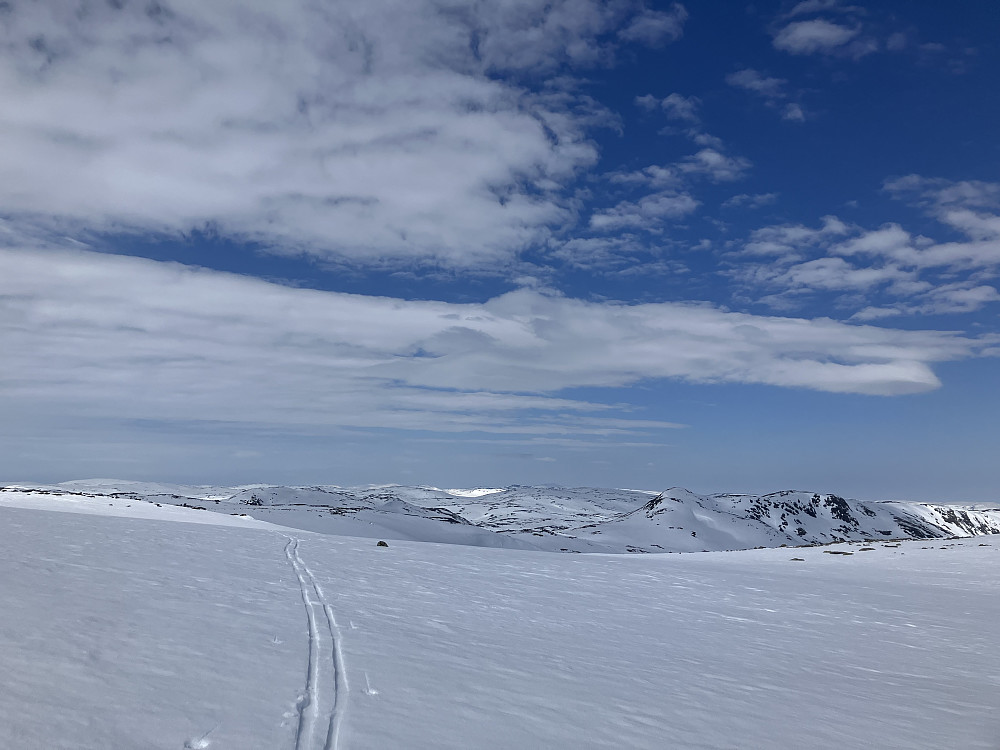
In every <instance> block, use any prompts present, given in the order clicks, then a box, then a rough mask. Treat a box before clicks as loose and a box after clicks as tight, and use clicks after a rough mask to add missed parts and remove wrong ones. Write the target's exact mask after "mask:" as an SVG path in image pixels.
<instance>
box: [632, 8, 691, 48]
mask: <svg viewBox="0 0 1000 750" xmlns="http://www.w3.org/2000/svg"><path fill="white" fill-rule="evenodd" d="M687 17H688V12H687V9H686V8H685V7H684V6H683V5H681V4H680V3H674V4H673V5H672V6H670V10H669V11H659V10H650V9H649V8H646V9H644V10H643V11H642V12H641V13H639V14H638V15H636V16H635V17H634V18H633V19H632V21H631V22H630V23H629V25H628V26H626V27H625V28H624V29H622V30H621V31H619V32H618V37H619V39H623V40H625V41H628V42H642V43H643V44H647V45H649V46H655V45H658V44H662V43H664V42H674V41H677V40H678V39H680V38H681V36H682V35H683V34H684V22H685V21H686V20H687Z"/></svg>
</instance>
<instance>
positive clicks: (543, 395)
mask: <svg viewBox="0 0 1000 750" xmlns="http://www.w3.org/2000/svg"><path fill="white" fill-rule="evenodd" d="M0 300H2V302H0V304H2V314H0V349H2V351H3V352H4V356H3V358H2V359H0V393H2V394H3V395H2V399H0V409H2V411H3V413H4V415H5V417H4V419H5V423H6V424H7V425H8V426H16V425H18V424H24V425H27V424H29V423H31V422H33V421H35V420H47V421H48V422H49V423H52V422H53V421H55V422H59V421H66V420H74V419H80V418H84V419H87V420H91V421H92V420H94V419H101V418H115V419H125V420H128V419H144V420H158V421H171V420H177V421H182V422H183V421H190V420H198V421H216V420H220V421H225V422H232V423H243V424H256V425H263V426H267V425H271V426H274V427H282V428H286V427H290V426H295V425H301V426H303V427H308V426H310V425H312V426H314V427H324V428H325V427H329V426H340V427H350V428H390V429H405V430H431V431H440V432H468V431H482V432H485V433H491V434H522V435H548V436H560V435H562V436H570V437H572V436H577V437H579V436H587V435H591V436H599V435H628V434H630V433H631V434H638V435H641V434H643V433H648V432H649V431H651V430H660V429H669V428H672V427H675V426H676V425H674V424H673V423H671V422H663V421H657V420H644V419H642V418H641V415H636V414H630V413H629V410H628V407H627V406H622V405H616V406H615V407H614V408H612V407H610V406H608V405H606V404H601V403H592V402H586V401H581V400H577V399H570V398H565V397H561V396H560V392H561V391H562V390H563V389H567V388H578V387H604V388H616V387H621V386H626V385H629V384H632V383H635V382H637V381H640V380H645V379H659V378H671V379H680V380H687V381H693V382H702V383H760V384H769V385H774V386H782V387H797V388H810V389H818V390H825V391H833V392H846V393H866V394H889V395H891V394H901V393H910V392H916V391H924V390H928V389H932V388H935V387H937V386H938V385H939V383H938V379H937V377H936V376H935V375H934V373H933V371H932V369H931V365H932V364H933V363H935V362H941V361H950V360H955V359H961V358H965V357H969V356H975V355H977V354H978V353H979V350H980V349H981V348H982V347H984V346H990V345H994V344H995V342H991V341H989V340H988V339H986V338H981V339H973V338H969V337H964V336H961V335H957V334H954V333H947V332H936V331H903V330H893V329H883V328H877V327H871V326H857V325H847V324H843V323H838V322H835V321H832V320H826V319H820V320H804V319H796V318H780V317H766V316H755V315H747V314H740V313H730V312H725V311H722V310H719V309H717V308H714V307H711V306H708V305H691V304H679V303H652V304H622V303H614V302H600V303H599V302H586V301H582V300H574V299H568V298H564V297H559V296H554V295H551V294H545V293H541V292H538V291H531V290H520V291H516V292H511V293H509V294H505V295H501V296H499V297H496V298H494V299H491V300H489V301H487V302H484V303H476V304H449V303H443V302H420V301H405V300H401V299H390V298H379V297H363V296H358V295H349V294H339V293H329V292H320V291H314V290H307V289H294V288H289V287H284V286H279V285H276V284H272V283H267V282H263V281H260V280H256V279H250V278H247V277H241V276H235V275H230V274H224V273H219V272H213V271H207V270H203V269H195V268H191V267H186V266H181V265H178V264H171V263H159V262H154V261H149V260H144V259H137V258H129V257H122V256H113V255H101V254H94V253H89V252H85V251H50V250H39V249H32V250H10V249H7V250H0ZM621 398H622V394H621V393H613V395H612V400H620V399H621Z"/></svg>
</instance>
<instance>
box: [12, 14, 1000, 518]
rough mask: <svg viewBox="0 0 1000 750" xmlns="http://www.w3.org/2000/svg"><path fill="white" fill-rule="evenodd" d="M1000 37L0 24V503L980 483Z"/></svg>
mask: <svg viewBox="0 0 1000 750" xmlns="http://www.w3.org/2000/svg"><path fill="white" fill-rule="evenodd" d="M998 31H1000V6H998V5H997V4H996V3H993V2H990V1H988V0H969V2H963V3H957V4H954V3H953V4H941V3H929V2H928V3H912V2H901V1H895V2H894V1H892V0H890V1H889V2H881V3H877V4H876V3H868V4H865V5H859V4H848V3H846V2H839V1H838V0H805V1H804V2H798V3H795V2H758V3H749V4H740V3H696V2H687V3H684V4H681V3H671V2H652V1H648V0H647V1H645V2H644V1H643V0H606V1H605V2H599V1H598V0H493V1H491V2H479V1H474V0H368V1H367V2H365V3H352V2H337V1H335V0H334V1H329V0H328V1H326V2H316V1H314V0H288V1H287V2H282V3H272V2H263V1H261V2H253V1H248V0H214V1H213V2H212V3H204V2H200V1H198V0H163V1H159V0H150V1H149V2H136V1H135V0H100V1H97V0H93V1H91V0H76V1H73V2H71V1H69V0H65V1H64V0H55V1H54V2H47V3H37V2H23V1H22V0H10V1H9V2H4V3H0V100H2V101H3V102H4V103H5V105H4V107H2V108H0V481H22V480H33V481H45V482H54V481H64V480H69V479H79V478H93V477H116V478H122V479H144V480H150V481H153V480H156V481H167V482H186V483H198V484H207V483H219V484H243V483H252V482H273V483H282V484H315V483H323V484H341V485H354V484H365V483H387V482H398V483H404V484H429V485H434V486H439V487H441V486H443V487H461V486H505V485H509V484H541V483H553V484H562V485H570V486H575V485H594V486H604V487H633V488H645V489H663V488H667V487H671V486H683V487H687V488H689V489H691V490H693V491H696V492H722V491H745V492H767V491H775V490H780V489H786V488H796V489H808V490H816V491H827V492H836V493H838V494H843V495H848V496H851V497H857V498H860V499H893V498H895V499H915V500H993V499H997V498H998V495H1000V481H998V480H1000V471H998V469H997V461H996V455H997V453H998V448H1000V439H998V431H997V427H996V425H997V424H998V423H1000V399H998V397H997V395H996V384H997V383H998V382H1000V377H998V376H1000V359H998V357H1000V326H998V319H997V312H998V310H1000V304H998V303H1000V292H998V291H997V279H996V277H997V272H998V270H1000V169H998V167H1000V140H998V138H997V135H996V123H997V122H998V120H1000V97H998V96H997V93H996V80H997V79H998V76H1000V52H998V49H997V47H996V44H995V39H996V34H997V32H998Z"/></svg>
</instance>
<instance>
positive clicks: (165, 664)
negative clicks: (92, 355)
mask: <svg viewBox="0 0 1000 750" xmlns="http://www.w3.org/2000/svg"><path fill="white" fill-rule="evenodd" d="M133 489H135V488H133ZM261 489H263V488H257V489H256V490H254V491H252V492H251V495H256V496H257V497H258V499H260V500H261V502H262V503H263V502H265V501H266V500H267V498H271V499H272V500H273V499H279V500H281V501H284V500H287V499H288V498H289V496H290V495H289V494H288V493H284V492H277V494H276V495H273V496H272V495H267V496H266V497H265V496H264V495H262V494H261ZM379 492H383V490H379ZM428 492H430V491H428ZM531 492H533V493H534V494H533V495H531V496H532V497H535V498H536V499H537V500H538V501H539V503H540V506H539V507H542V506H544V505H545V504H548V503H547V501H546V502H543V498H542V497H541V491H538V490H533V491H531ZM220 494H224V493H220ZM292 494H294V493H292ZM415 494H416V493H412V494H411V495H410V496H409V499H408V500H407V501H406V502H411V503H412V504H413V505H415V506H417V507H422V506H421V504H420V503H417V502H415V501H416V500H419V499H420V498H418V497H415V496H414V495H415ZM570 495H571V497H575V495H573V494H572V493H570ZM306 496H307V495H305V494H299V495H295V497H297V498H298V499H302V498H303V497H306ZM487 497H492V498H493V501H496V500H500V499H501V498H498V497H497V496H496V495H492V496H483V497H480V498H469V497H467V498H465V499H463V500H461V501H460V502H461V503H464V502H472V500H478V501H482V500H483V499H484V498H487ZM614 497H616V496H614V493H610V494H608V495H602V494H601V493H594V494H593V496H592V497H591V501H592V503H593V505H592V512H593V515H594V517H596V516H599V515H601V514H602V512H608V511H607V509H605V510H604V511H598V510H596V508H599V507H603V506H606V505H609V504H611V503H612V501H613V500H614ZM789 498H793V500H795V501H798V502H800V503H801V504H803V506H804V507H805V505H806V504H807V502H809V503H811V496H809V495H806V496H802V497H799V496H794V497H793V496H792V495H786V496H784V498H783V499H782V498H778V499H775V502H777V501H778V500H782V501H783V502H792V500H789ZM436 499H437V496H436V495H433V493H432V492H431V494H430V495H429V496H428V498H427V500H428V503H429V502H430V501H431V500H433V501H434V502H436ZM202 500H203V501H204V502H205V503H210V504H212V505H214V504H215V503H214V501H212V500H206V499H205V498H202ZM652 500H653V498H650V497H649V496H647V502H649V503H650V504H649V507H648V508H643V507H641V506H640V509H639V510H637V511H632V512H631V513H629V512H627V511H616V512H615V513H613V514H612V515H613V518H612V519H611V520H608V521H603V522H601V523H602V524H603V525H604V526H605V527H607V526H609V525H613V524H618V525H619V526H627V525H629V524H640V523H647V522H651V521H653V520H654V519H656V518H659V517H661V516H663V515H664V513H670V515H669V516H668V517H669V518H671V519H674V518H675V517H676V518H677V519H678V520H679V519H680V518H682V517H683V518H687V517H688V514H690V516H691V517H695V518H697V517H698V515H699V514H702V513H705V514H709V513H716V514H718V516H719V517H721V516H723V515H725V513H726V511H724V510H720V509H717V508H716V509H713V510H710V509H708V508H704V507H703V506H702V505H699V504H694V505H688V504H686V503H683V502H682V503H675V501H674V500H672V499H670V498H669V497H664V499H663V500H662V501H660V502H655V503H654V502H652ZM681 500H684V498H681ZM225 502H227V501H226V500H224V499H222V498H220V502H219V505H220V506H222V505H223V504H224V503H225ZM373 502H374V501H373ZM389 502H394V501H389ZM717 502H718V503H719V505H720V506H724V505H725V503H730V502H732V503H737V502H740V503H742V502H743V501H738V500H737V499H732V500H724V499H719V500H717ZM768 502H770V501H768ZM189 504H191V503H189ZM18 505H20V506H31V507H30V508H24V507H16V506H18ZM570 505H572V507H571V508H569V509H567V510H566V513H568V514H577V513H579V512H581V511H580V509H579V508H577V507H576V504H575V501H574V503H571V504H570ZM672 505H676V506H677V507H678V508H682V507H683V508H686V510H684V511H664V512H663V513H659V515H658V511H660V510H661V509H662V508H670V507H671V506H672ZM46 507H47V508H51V509H59V510H64V511H69V512H62V513H53V512H45V511H42V510H39V508H46ZM258 507H267V506H264V505H262V506H258ZM281 507H283V502H282V503H279V505H278V506H277V508H278V509H276V510H275V514H278V513H282V512H292V511H281V510H279V509H280V508H281ZM768 507H771V508H772V511H771V519H770V521H771V523H774V524H775V526H780V513H777V512H776V510H774V509H773V508H774V506H768ZM809 507H812V506H811V505H809ZM838 507H839V506H838V505H837V504H836V503H834V504H833V505H832V506H830V507H828V506H826V505H824V504H823V500H822V498H821V500H820V503H819V505H818V506H817V507H816V508H814V510H816V514H817V517H816V520H817V521H818V520H819V519H823V520H824V523H826V524H831V525H834V526H838V525H841V524H847V525H849V526H852V527H853V524H851V523H850V522H849V521H845V520H844V519H842V518H837V517H836V515H835V514H834V511H835V510H836V509H837V508H838ZM851 507H854V506H853V505H852V506H851ZM481 511H482V513H483V518H486V517H488V516H489V514H490V513H491V512H494V511H491V510H490V509H489V508H488V507H482V508H481ZM364 512H380V511H372V510H371V509H370V508H367V507H366V510H365V511H364ZM391 512H392V513H397V511H391ZM453 512H454V511H453ZM540 512H543V513H549V511H540ZM893 512H894V511H893V509H892V508H890V509H887V510H885V515H883V516H878V515H877V516H876V517H875V518H874V519H873V521H872V522H873V523H882V522H885V521H886V520H887V519H889V518H890V516H891V515H892V513H893ZM908 512H909V511H908ZM927 512H928V513H930V512H932V511H927ZM934 512H937V511H934ZM682 513H683V516H682V515H681V514H682ZM785 513H786V520H787V519H788V518H789V517H790V516H789V513H788V511H787V510H786V511H785ZM397 514H398V513H397ZM802 514H804V515H805V516H806V517H807V518H810V519H811V518H812V516H810V515H809V514H807V513H805V511H804V510H803V511H802ZM398 515H402V516H404V517H407V513H405V512H404V513H401V514H398ZM851 515H852V516H853V515H854V513H853V511H852V513H851ZM114 516H118V517H114ZM650 516H652V517H650ZM416 517H421V516H420V514H419V513H418V514H417V516H416ZM705 517H706V518H711V519H714V518H716V516H715V515H706V516H705ZM423 520H427V519H423ZM550 520H551V519H550ZM942 520H943V519H942ZM188 521H192V522H195V523H187V522H188ZM664 522H666V521H664ZM923 522H925V523H929V521H923ZM440 523H444V522H440ZM859 524H860V519H859ZM450 525H452V526H454V527H455V528H463V527H465V526H466V524H462V523H454V524H450ZM647 525H649V524H647ZM789 525H791V523H790V524H789ZM643 528H645V526H643ZM708 528H710V526H709V525H708V523H707V522H704V525H703V526H700V527H699V529H700V530H699V531H698V533H699V534H701V533H702V531H701V529H708ZM727 528H728V527H727ZM482 531H483V533H493V534H498V535H499V536H500V537H501V538H506V535H503V534H499V533H498V532H495V531H486V530H482ZM720 533H721V532H720ZM776 533H777V532H776ZM0 534H2V543H0V633H2V634H3V637H2V638H0V674H2V675H3V677H2V679H3V685H4V689H3V690H2V691H0V747H5V748H46V749H47V750H49V749H51V750H58V749H61V748H66V749H69V748H73V749H74V750H92V749H93V750H96V749H97V748H100V749H101V750H107V749H108V748H123V749H124V748H129V749H130V748H140V747H141V748H163V749H164V750H180V749H181V748H212V750H217V749H221V748H232V749H234V750H252V749H255V748H260V749H262V750H276V749H279V750H280V749H284V748H288V749H289V750H291V749H292V748H297V749H298V750H317V749H319V748H327V749H331V748H336V749H338V750H376V749H378V750H384V749H385V748H408V749H410V750H423V749H427V750H431V749H432V748H433V749H434V750H441V749H445V750H447V749H451V748H454V749H456V750H457V749H458V748H461V749H462V750H467V749H468V748H485V749H487V750H488V749H490V748H512V747H532V748H535V747H537V748H557V749H558V748H566V749H569V748H574V749H575V748H616V749H617V748H636V749H638V750H642V749H644V748H649V749H654V748H655V749H656V750H660V749H662V748H665V747H671V748H693V749H702V748H704V749H707V748H712V749H713V750H714V749H721V748H789V749H791V748H803V747H809V748H816V749H818V750H825V749H827V748H829V749H831V750H832V749H833V748H836V749H837V750H840V749H841V748H858V747H879V748H889V749H893V750H895V749H899V750H902V749H904V748H905V749H915V748H922V749H923V748H946V747H947V748H963V749H965V748H970V749H977V748H978V749H986V748H990V749H991V750H995V748H996V747H997V742H998V739H1000V716H998V715H997V713H996V710H995V709H996V700H995V699H996V695H997V694H998V691H1000V650H998V649H997V648H996V623H997V622H1000V598H998V597H997V596H996V592H997V591H998V590H1000V589H998V586H1000V565H998V563H1000V558H998V554H997V553H998V551H1000V546H998V544H997V542H995V541H994V538H990V537H986V538H975V539H971V540H969V539H966V540H952V541H942V540H933V541H931V540H923V541H910V542H902V543H900V542H894V543H890V542H876V543H871V544H860V543H855V544H839V545H834V546H824V547H804V548H797V549H765V550H748V551H742V552H727V553H708V554H697V555H641V556H636V555H633V556H628V555H613V556H609V555H540V554H537V553H533V552H526V551H521V550H510V549H504V550H501V549H486V548H481V547H475V546H461V545H438V544H421V543H413V542H407V541H391V542H390V546H389V547H388V548H382V547H377V546H376V545H375V543H374V541H373V540H372V539H361V538H348V537H344V536H335V535H321V534H316V533H312V532H309V531H299V530H290V529H288V528H287V527H279V526H272V525H269V524H265V523H261V522H257V521H251V520H247V519H242V518H239V517H237V516H231V515H229V514H228V513H209V512H206V511H200V510H195V509H190V508H183V507H171V506H168V505H166V504H164V503H161V507H159V508H158V507H157V506H156V505H155V504H154V503H145V502H137V501H135V499H134V498H129V497H122V498H114V497H111V498H109V497H108V496H106V495H105V496H93V497H87V496H85V495H66V494H62V495H44V494H40V493H26V492H4V493H0ZM529 536H530V535H529ZM720 538H729V537H720Z"/></svg>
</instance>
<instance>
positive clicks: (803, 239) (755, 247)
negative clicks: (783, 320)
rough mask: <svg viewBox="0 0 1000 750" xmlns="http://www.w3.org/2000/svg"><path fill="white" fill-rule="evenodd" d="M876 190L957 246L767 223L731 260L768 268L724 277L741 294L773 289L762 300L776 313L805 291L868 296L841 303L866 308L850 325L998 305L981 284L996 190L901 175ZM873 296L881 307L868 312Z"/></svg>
mask: <svg viewBox="0 0 1000 750" xmlns="http://www.w3.org/2000/svg"><path fill="white" fill-rule="evenodd" d="M885 189H886V191H887V192H889V193H890V194H892V195H893V196H895V197H898V198H903V199H909V200H911V201H912V202H914V203H915V204H916V205H918V206H920V207H922V208H923V209H924V211H925V212H926V213H927V214H928V215H929V216H932V217H934V218H935V219H937V220H938V221H939V222H941V223H942V224H943V225H945V226H947V227H948V228H949V229H951V230H955V231H958V232H960V233H961V234H964V235H965V236H966V238H967V239H966V240H957V241H954V240H953V241H949V242H938V241H935V240H934V239H932V238H930V237H924V236H914V235H912V234H911V233H910V232H908V231H907V230H906V229H904V228H903V227H902V226H900V225H899V224H895V223H888V224H885V225H883V226H881V227H879V228H878V229H870V230H866V229H863V228H861V227H858V226H848V225H846V224H844V223H843V222H841V221H840V220H838V219H835V218H833V217H826V219H825V220H824V226H823V227H822V228H821V229H819V230H816V229H811V228H809V227H806V226H802V225H777V226H770V227H763V228H761V229H758V230H756V231H754V232H753V233H752V234H751V236H750V239H749V241H748V242H746V243H745V244H744V245H743V248H742V251H741V252H740V253H738V254H737V255H736V256H735V257H745V256H748V255H749V256H753V255H757V256H772V257H773V258H774V260H773V261H772V262H771V263H768V264H759V263H757V264H755V263H749V264H745V265H743V266H740V267H737V268H735V269H734V270H733V271H732V272H731V275H732V276H734V277H736V278H738V279H741V280H742V281H743V283H744V285H747V286H750V287H752V286H760V287H763V288H777V289H781V290H782V291H781V292H779V293H777V294H771V295H767V296H765V297H763V298H762V299H763V300H764V301H765V302H767V303H769V304H772V306H773V305H780V306H781V308H782V309H794V308H795V307H796V306H797V305H796V304H795V303H796V302H798V303H801V302H802V301H804V299H805V297H804V293H805V292H807V291H810V290H819V291H836V290H841V291H848V290H851V289H856V290H858V291H865V293H866V294H868V295H869V298H862V297H857V296H855V297H854V298H851V297H847V296H845V297H843V298H841V303H842V304H844V305H849V306H853V305H854V304H856V303H868V304H865V306H864V307H862V308H861V309H859V310H858V311H857V312H855V313H854V315H853V316H852V318H853V319H854V320H876V319H878V318H883V317H887V316H895V315H900V314H904V313H905V314H913V315H927V314H935V315H936V314H955V313H968V312H975V311H976V310H979V309H981V308H983V307H985V306H986V305H988V304H994V303H996V302H998V301H1000V297H998V293H997V291H996V288H995V287H994V286H992V285H991V284H989V283H986V282H987V281H989V280H990V279H992V278H994V277H995V276H996V275H997V274H998V272H1000V184H996V183H986V182H974V181H966V182H951V181H948V180H940V179H927V178H924V177H920V176H918V175H908V176H906V177H901V178H895V179H892V180H888V181H886V183H885ZM815 256H820V257H815ZM844 258H850V259H851V262H850V263H848V262H847V261H846V260H844ZM876 293H879V294H882V295H884V296H885V297H887V298H888V299H886V300H884V301H883V302H882V303H881V304H871V302H872V300H871V299H870V295H872V294H876Z"/></svg>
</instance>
